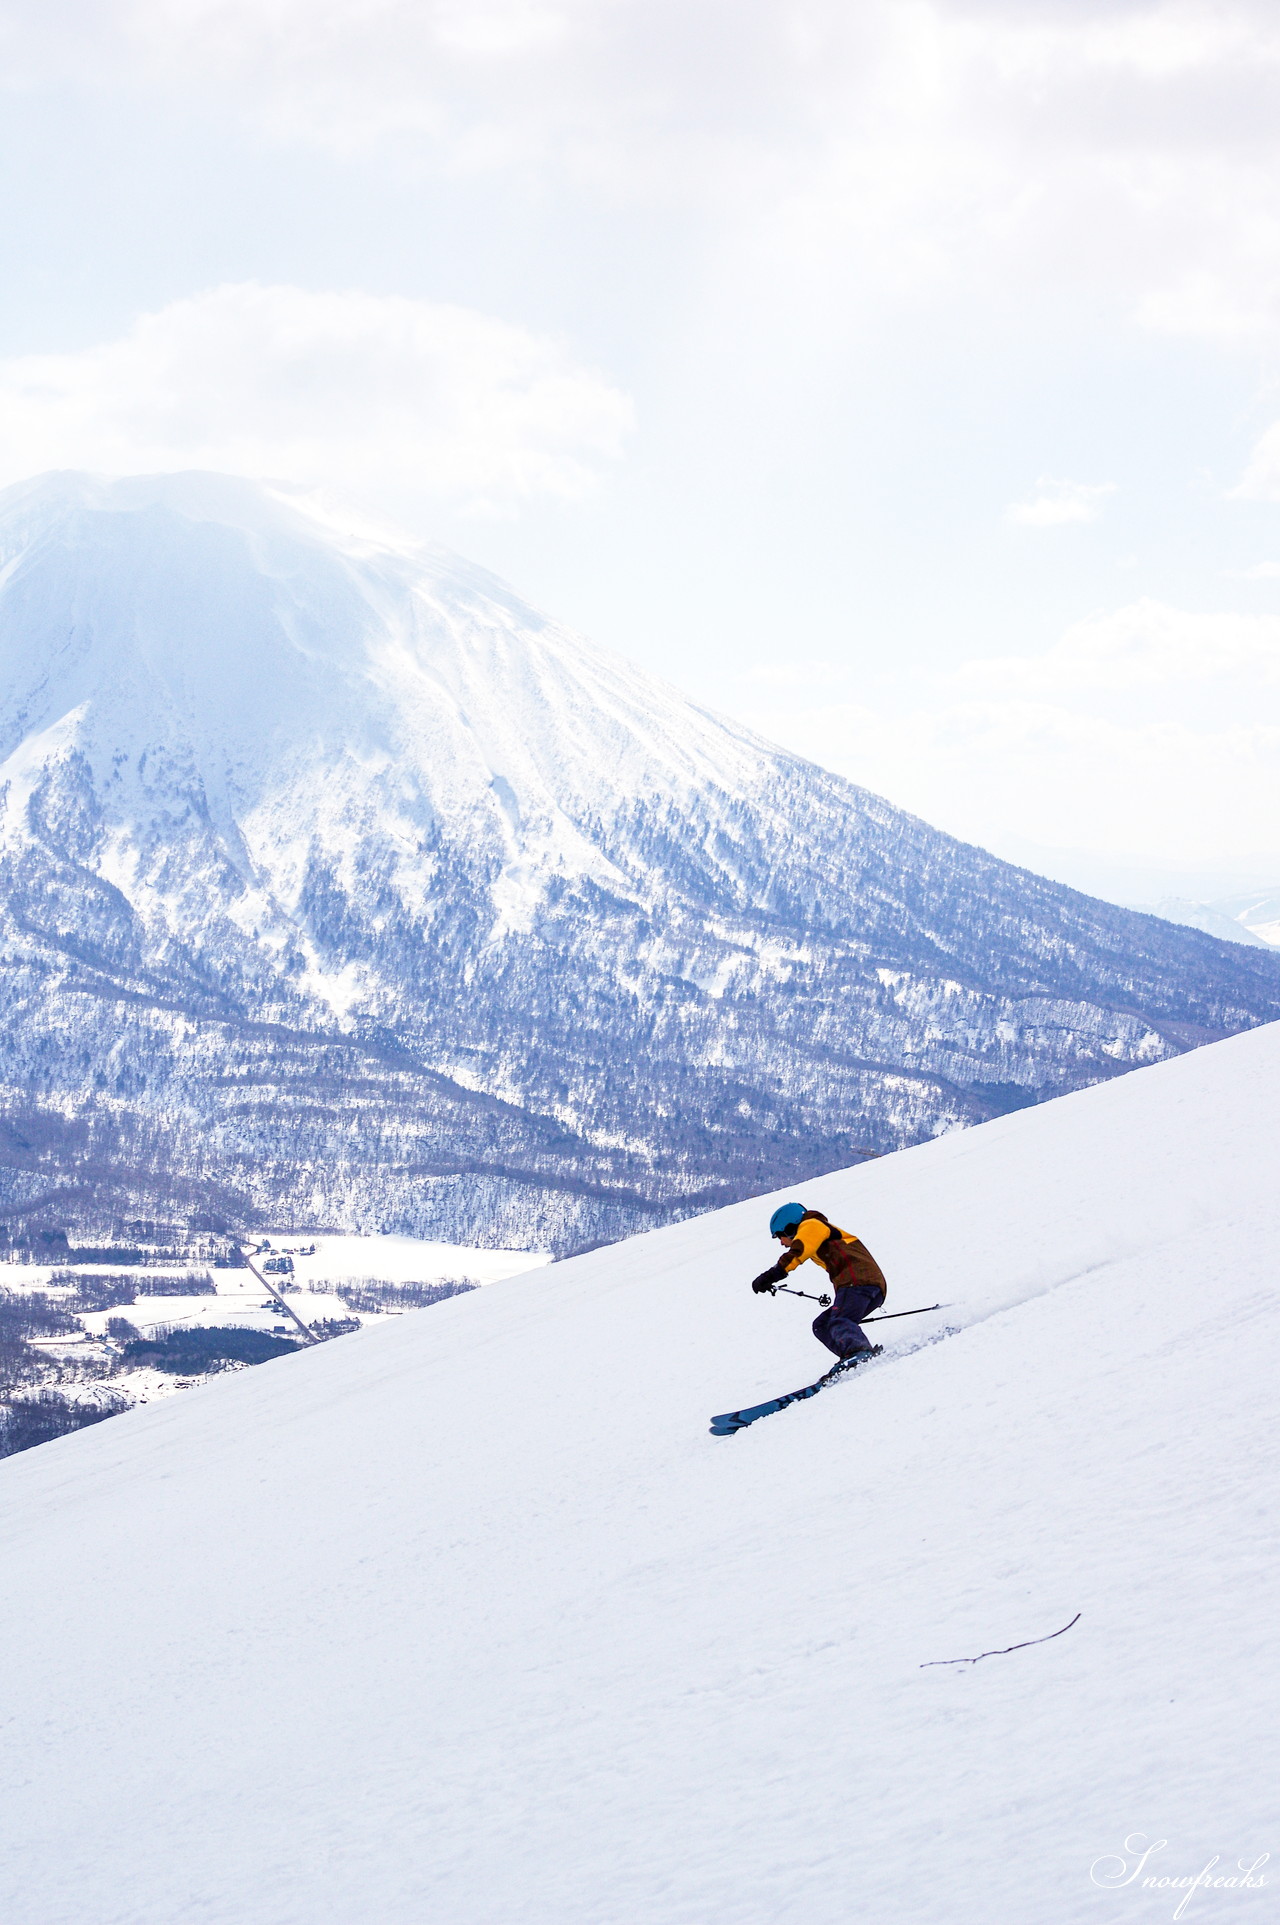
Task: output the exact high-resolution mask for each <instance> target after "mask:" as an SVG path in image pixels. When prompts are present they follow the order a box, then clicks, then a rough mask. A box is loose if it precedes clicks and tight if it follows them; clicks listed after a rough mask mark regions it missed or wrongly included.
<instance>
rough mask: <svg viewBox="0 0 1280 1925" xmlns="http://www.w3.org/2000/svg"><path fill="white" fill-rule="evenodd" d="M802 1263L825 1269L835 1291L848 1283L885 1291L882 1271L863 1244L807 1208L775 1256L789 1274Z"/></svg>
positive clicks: (784, 1274) (819, 1213)
mask: <svg viewBox="0 0 1280 1925" xmlns="http://www.w3.org/2000/svg"><path fill="white" fill-rule="evenodd" d="M802 1263H816V1264H817V1265H818V1266H819V1268H820V1269H823V1270H825V1271H826V1273H827V1275H828V1276H829V1277H830V1279H831V1283H832V1287H833V1289H836V1290H847V1289H848V1287H849V1285H850V1284H854V1283H868V1284H874V1285H876V1286H877V1287H878V1288H879V1289H881V1290H884V1291H886V1292H887V1290H888V1285H887V1284H886V1283H885V1280H884V1272H883V1270H881V1268H880V1265H879V1264H878V1263H877V1262H876V1260H875V1258H874V1257H873V1256H872V1254H871V1252H870V1250H868V1248H867V1246H866V1244H865V1243H861V1242H859V1240H858V1238H857V1237H855V1236H852V1235H851V1234H850V1233H849V1231H848V1230H840V1229H837V1227H836V1225H835V1224H834V1223H832V1221H831V1220H830V1218H829V1217H825V1216H823V1214H822V1212H821V1210H808V1211H806V1212H805V1214H804V1216H802V1217H801V1219H800V1221H799V1223H798V1224H797V1226H796V1233H795V1235H794V1236H793V1237H792V1239H791V1241H790V1242H789V1243H788V1244H787V1245H786V1247H785V1249H784V1250H783V1253H782V1256H781V1257H780V1258H779V1259H778V1266H777V1267H778V1269H779V1271H780V1272H781V1273H782V1275H783V1276H790V1274H791V1272H792V1271H793V1270H798V1269H799V1268H800V1265H801V1264H802Z"/></svg>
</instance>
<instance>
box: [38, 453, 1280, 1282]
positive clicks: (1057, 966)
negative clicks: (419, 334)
mask: <svg viewBox="0 0 1280 1925" xmlns="http://www.w3.org/2000/svg"><path fill="white" fill-rule="evenodd" d="M0 915H2V917H3V928H2V936H3V942H2V950H0V1014H2V1016H3V1023H2V1025H0V1039H2V1040H0V1078H2V1081H3V1106H4V1123H3V1139H2V1141H0V1208H2V1209H3V1211H4V1214H5V1218H6V1220H7V1221H8V1222H9V1223H10V1225H14V1224H16V1223H18V1222H21V1221H24V1220H26V1221H34V1220H36V1219H40V1220H42V1221H43V1220H45V1219H48V1220H51V1221H52V1220H56V1221H57V1222H59V1223H75V1222H89V1221H91V1220H92V1221H95V1222H101V1221H103V1220H104V1219H106V1218H112V1217H115V1218H128V1217H147V1218H156V1217H163V1216H170V1217H181V1218H184V1219H185V1220H187V1221H189V1222H198V1221H202V1220H205V1219H207V1220H209V1221H211V1222H223V1221H235V1222H241V1223H250V1224H251V1223H255V1222H262V1221H264V1220H266V1219H267V1218H270V1219H271V1220H272V1221H273V1222H276V1223H279V1222H281V1221H285V1220H289V1221H293V1222H296V1223H298V1224H299V1225H312V1226H325V1225H330V1226H333V1227H350V1228H354V1229H379V1228H381V1229H389V1230H391V1229H394V1230H405V1231H410V1232H413V1233H416V1234H419V1235H430V1236H436V1237H442V1238H446V1239H456V1240H460V1241H464V1242H468V1243H491V1244H513V1243H517V1244H523V1245H525V1246H532V1245H541V1246H545V1247H547V1248H551V1249H556V1250H566V1249H571V1248H575V1247H580V1246H582V1245H584V1244H587V1243H590V1242H593V1241H597V1240H599V1239H602V1238H610V1237H614V1236H617V1235H620V1234H623V1233H624V1232H626V1231H627V1230H631V1229H635V1228H639V1227H645V1226H647V1225H649V1224H653V1223H656V1222H661V1221H663V1220H665V1219H667V1218H670V1217H674V1216H679V1215H683V1214H687V1213H689V1212H690V1211H691V1210H696V1209H699V1208H704V1207H709V1206H710V1205H712V1204H718V1203H723V1202H725V1201H727V1200H730V1199H732V1198H734V1197H739V1196H743V1195H746V1194H749V1193H751V1192H754V1191H758V1190H762V1189H766V1188H769V1187H771V1186H774V1185H777V1184H780V1183H785V1182H790V1181H791V1180H793V1179H797V1180H798V1179H799V1178H801V1177H803V1176H805V1175H806V1174H810V1173H813V1172H816V1171H819V1170H824V1169H831V1168H836V1167H839V1166H841V1165H844V1164H848V1163H849V1162H850V1161H851V1160H853V1159H855V1158H856V1157H857V1156H858V1155H859V1154H861V1153H864V1152H866V1151H882V1150H886V1149H890V1148H895V1147H898V1146H899V1145H902V1144H904V1143H909V1142H913V1141H917V1140H919V1139H921V1138H925V1137H928V1136H931V1135H935V1134H938V1133H939V1132H942V1131H946V1130H948V1129H952V1128H954V1127H957V1126H960V1125H963V1124H966V1123H973V1122H979V1121H981V1120H983V1119H984V1118H986V1117H989V1116H992V1115H995V1114H998V1113H1000V1112H1002V1111H1005V1110H1008V1109H1011V1108H1015V1107H1018V1106H1020V1105H1023V1104H1026V1103H1031V1102H1035V1101H1038V1100H1040V1099H1041V1098H1043V1097H1045V1096H1049V1095H1053V1094H1056V1093H1058V1092H1060V1091H1064V1090H1069V1089H1073V1088H1077V1087H1079V1086H1081V1085H1083V1084H1086V1083H1089V1082H1092V1081H1096V1080H1098V1079H1100V1078H1103V1077H1108V1076H1113V1075H1115V1074H1117V1073H1119V1072H1121V1071H1123V1070H1126V1069H1129V1068H1132V1067H1134V1066H1136V1065H1138V1064H1143V1063H1150V1062H1152V1061H1155V1060H1157V1059H1159V1058H1162V1057H1167V1056H1172V1055H1175V1054H1177V1053H1178V1052H1180V1051H1182V1050H1185V1049H1187V1048H1190V1047H1193V1046H1194V1045H1196V1044H1199V1043H1202V1042H1206V1041H1209V1040H1212V1039H1214V1038H1218V1037H1222V1036H1226V1035H1228V1034H1230V1033H1232V1032H1234V1031H1237V1030H1241V1029H1245V1028H1248V1027H1250V1026H1252V1025H1254V1024H1257V1023H1260V1022H1265V1021H1268V1020H1271V1019H1273V1018H1275V1017H1277V1016H1280V957H1277V956H1276V955H1274V954H1271V953H1269V952H1266V951H1263V950H1261V949H1246V948H1244V947H1243V946H1241V945H1239V944H1234V943H1226V942H1220V941H1217V940H1215V939H1214V938H1212V937H1210V936H1207V935H1204V934H1202V933H1200V932H1199V931H1196V930H1193V929H1186V928H1177V927H1174V926H1173V925H1171V924H1168V923H1165V922H1162V921H1160V920H1159V919H1157V918H1154V917H1150V916H1145V915H1141V914H1137V913H1133V912H1130V911H1126V910H1123V909H1119V908H1114V907H1111V906H1110V905H1107V904H1104V903H1101V902H1096V901H1093V900H1092V899H1090V898H1087V897H1084V896H1081V895H1078V894H1076V893H1075V892H1074V891H1072V890H1069V889H1066V888H1063V887H1061V886H1059V885H1057V884H1054V883H1050V882H1048V881H1045V880H1043V879H1042V878H1039V877H1037V876H1034V875H1031V874H1029V873H1028V872H1026V871H1024V870H1020V869H1016V868H1013V867H1011V866H1010V865H1009V864H1006V863H1002V862H999V861H997V860H996V859H995V858H993V857H991V856H989V855H987V854H985V853H984V852H983V851H981V850H979V849H975V848H971V847H968V846H966V845H964V844H961V843H959V842H956V841H955V840H953V839H952V838H951V837H949V836H945V835H942V834H940V833H939V832H937V831H936V830H934V829H932V828H930V827H928V826H927V825H926V824H925V823H923V822H920V821H918V820H916V819H915V818H913V817H911V816H908V815H906V814H904V813H903V812H901V811H900V810H897V809H895V808H893V807H891V806H890V805H889V804H888V803H886V802H884V801H882V800H880V799H879V798H877V797H875V796H873V795H871V794H869V793H867V792H866V791H865V790H862V789H860V788H858V787H857V786H855V785H854V784H852V783H850V782H847V781H845V780H843V779H841V778H840V777H837V776H834V775H831V774H828V773H826V772H825V771H824V770H822V769H820V768H818V767H815V766H814V765H812V764H810V763H807V762H804V761H802V760H800V759H798V758H797V757H795V756H793V755H791V754H788V753H785V752H784V751H782V750H780V749H777V748H775V747H773V746H772V745H770V744H769V743H767V742H764V741H762V740H760V739H759V738H757V737H756V736H754V735H752V734H751V733H749V732H748V731H747V730H745V729H743V728H741V727H739V726H737V725H736V724H733V723H730V722H727V721H725V720H723V719H721V718H719V717H716V716H714V715H711V714H709V713H707V712H706V711H704V710H701V709H699V708H697V707H696V706H694V705H693V704H691V703H690V702H688V701H687V700H685V699H684V698H683V697H681V696H680V695H679V694H678V693H677V692H676V691H675V690H673V689H671V688H670V687H668V686H666V685H664V684H662V683H660V682H657V681H655V680H653V679H652V678H650V677H648V676H646V675H644V674H642V673H640V672H639V671H638V670H637V669H635V668H633V667H631V666H630V665H628V664H627V663H625V662H623V661H621V660H619V659H617V658H614V657H611V656H610V655H608V654H606V653H605V652H603V651H600V650H597V649H595V648H593V647H591V646H589V645H588V644H587V643H585V642H583V641H582V640H580V639H579V638H577V637H576V636H574V635H571V634H569V633H567V632H566V631H565V630H563V629H561V628H559V627H557V626H556V625H555V624H554V623H553V622H550V621H548V620H547V619H546V618H544V617H543V616H541V615H540V614H538V613H537V612H536V611H534V610H533V609H531V608H529V607H528V606H526V605H525V604H524V603H522V602H521V601H520V600H519V599H518V598H517V597H516V596H515V595H513V594H512V592H511V591H510V590H509V589H507V588H506V587H504V586H503V585H502V584H501V583H500V582H498V581H496V580H495V579H493V578H492V577H491V576H488V575H486V574H485V573H483V572H482V571H480V570H478V569H475V568H472V567H469V566H468V565H466V564H464V563H462V562H460V561H458V560H457V559H456V558H454V557H452V556H449V555H446V554H443V553H439V552H435V551H429V550H420V549H417V548H413V549H410V548H409V547H407V546H397V545H396V544H395V543H394V542H392V541H390V540H386V539H383V538H381V537H375V536H373V535H370V534H368V533H362V532H354V533H353V532H351V530H350V529H349V528H347V527H345V526H343V525H341V524H339V523H337V522H335V521H333V520H331V519H328V518H326V515H325V514H324V513H323V511H321V510H319V509H317V508H316V507H315V506H314V505H312V504H309V503H308V502H306V501H305V500H303V499H301V498H294V497H292V496H290V495H289V494H287V493H286V492H284V491H282V490H278V489H276V490H273V489H270V488H266V487H263V486H260V485H258V484H256V483H249V482H242V481H238V480H235V479H233V478H230V477H225V476H216V475H178V476H172V475H171V476H160V477H144V478H133V479H129V480H124V481H115V482H108V481H101V480H96V479H93V478H91V477H86V476H81V475H54V476H48V477H44V478H42V479H40V480H38V481H35V482H29V483H23V484H21V485H20V486H18V487H16V488H11V489H9V490H7V491H6V492H5V493H4V494H3V495H0Z"/></svg>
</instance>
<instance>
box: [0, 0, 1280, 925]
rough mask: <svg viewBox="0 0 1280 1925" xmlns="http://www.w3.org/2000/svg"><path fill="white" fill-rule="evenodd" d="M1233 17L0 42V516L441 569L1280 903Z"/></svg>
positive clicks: (1043, 865)
mask: <svg viewBox="0 0 1280 1925" xmlns="http://www.w3.org/2000/svg"><path fill="white" fill-rule="evenodd" d="M1278 69H1280V29H1278V28H1277V26H1276V23H1275V19H1274V14H1273V13H1272V11H1271V10H1270V9H1268V8H1266V7H1264V6H1263V5H1262V4H1261V0H1232V3H1231V4H1227V5H1220V4H1212V5H1211V4H1208V0H1182V3H1180V4H1177V3H1175V4H1168V3H1166V4H1149V3H1145V0H1134V3H1132V4H1131V3H1130V0H1095V3H1092V4H1088V5H1080V4H1078V0H1076V3H1075V4H1072V5H1070V6H1067V5H1064V4H1061V0H1025V3H1024V4H1019V5H1018V6H1016V7H1015V6H1010V5H1007V4H1001V0H986V3H985V4H969V3H967V0H933V3H932V4H918V5H917V4H910V5H903V4H901V3H900V0H894V3H893V4H890V0H883V3H873V4H868V5H866V6H863V7H861V8H859V9H858V10H857V11H856V14H851V13H850V11H849V10H848V9H847V8H841V7H837V6H836V5H835V4H834V0H792V3H791V4H786V5H782V4H779V3H778V0H756V4H746V5H737V6H735V7H733V8H729V7H726V6H723V5H721V4H716V3H715V0H697V3H696V4H693V5H685V6H682V7H678V8H677V7H674V6H670V5H666V4H659V5H656V6H655V5H653V4H650V5H648V6H646V7H645V8H644V9H643V10H642V9H641V8H640V7H639V5H638V4H636V0H617V3H616V4H613V5H609V6H607V7H606V6H602V5H600V4H599V0H596V3H595V4H592V0H468V3H467V4H465V5H461V4H458V0H432V3H431V4H426V5H416V6H413V7H409V6H406V5H404V4H402V0H332V4H330V5H328V6H326V8H325V9H324V12H323V14H319V15H318V14H317V12H316V10H315V9H314V8H312V7H308V6H304V5H303V4H302V0H271V3H270V4H263V3H262V0H255V4H254V5H253V6H250V5H249V4H248V3H247V0H178V3H175V0H133V3H132V4H127V5H126V4H125V3H124V0H105V4H101V3H100V4H94V5H76V4H72V5H67V6H63V7H61V8H59V9H56V10H50V9H47V8H44V9H37V8H35V7H34V6H33V5H31V4H29V0H19V3H18V4H9V5H7V6H3V7H0V85H3V89H4V96H5V105H6V114H5V116H4V122H3V129H2V131H0V168H2V169H3V175H2V178H3V180H4V185H5V188H6V192H5V193H4V196H3V211H2V212H0V222H2V223H3V226H2V228H0V232H2V233H3V236H4V239H3V248H4V257H5V261H6V270H7V271H6V275H5V293H4V296H3V300H2V301H0V431H2V432H0V446H3V449H4V456H3V462H2V463H0V482H5V481H10V480H13V479H16V478H19V477H21V476H25V475H29V474H32V473H36V472H39V471H41V470H45V469H49V468H54V467H86V468H92V469H98V470H103V471H107V472H122V473H134V472H146V471H151V470H164V469H175V468H186V467H211V468H217V469H224V470H227V471H229V472H236V473H240V472H242V473H246V474H250V475H273V476H281V477H285V478H288V479H290V480H292V481H294V482H296V483H299V484H303V485H323V486H324V487H326V488H328V489H331V490H335V491H337V492H339V493H341V494H342V495H343V496H345V497H346V498H348V499H350V500H351V501H352V502H354V503H355V504H357V505H358V506H360V507H361V508H363V509H364V510H365V511H366V512H368V513H370V514H373V515H376V516H379V517H389V518H391V519H392V520H394V521H395V522H396V523H398V524H399V525H400V526H402V527H404V528H406V529H407V530H409V531H410V532H413V533H415V534H417V535H420V536H423V537H427V538H432V539H436V540H439V541H441V542H444V543H445V544H447V545H448V546H450V547H452V548H454V549H456V550H457V551H459V552H460V553H462V554H463V555H466V556H468V557H471V558H473V559H474V560H476V561H477V562H479V563H481V564H483V565H484V566H486V567H489V568H491V569H493V570H495V571H496V572H498V573H499V574H500V575H502V576H503V577H504V578H506V579H507V580H509V581H511V582H512V583H513V584H514V585H515V586H516V587H517V588H518V589H519V590H520V591H521V593H522V594H525V595H528V596H530V597H531V598H533V599H534V600H536V601H537V602H538V603H540V604H541V605H542V606H543V607H544V608H546V609H547V610H548V611H549V612H550V613H551V614H552V615H553V616H554V617H556V618H557V619H559V620H562V621H564V622H566V623H569V624H571V625H572V626H574V627H575V628H577V629H579V630H581V631H583V632H584V633H586V634H588V635H590V636H591V637H592V638H593V639H594V640H596V641H598V642H600V643H602V644H604V645H606V646H609V647H613V648H616V649H619V650H621V651H622V652H624V653H625V654H627V655H629V656H631V657H632V658H633V659H634V660H635V661H637V662H638V663H639V664H640V665H641V666H642V667H644V668H645V669H647V670H650V671H653V672H657V673H659V674H663V675H666V676H667V677H669V678H670V679H671V680H673V681H674V682H676V683H677V684H678V685H679V686H681V687H682V688H684V689H685V690H687V691H688V692H689V693H690V694H692V695H693V696H694V697H695V698H696V699H698V700H700V701H702V702H705V703H707V704H709V705H711V706H714V707H715V708H717V709H720V710H722V711H725V712H727V713H729V714H730V715H734V716H737V717H740V718H741V719H743V720H745V721H747V722H749V723H750V724H751V725H752V726H753V727H755V728H757V729H759V730H761V731H762V732H764V733H766V734H768V735H769V736H771V737H773V738H774V739H776V740H778V741H780V742H782V743H784V744H785V745H786V746H788V747H791V748H794V749H796V750H799V751H800V752H801V753H803V754H805V755H807V756H809V757H810V758H811V759H813V760H815V761H817V762H819V763H822V764H824V765H826V766H828V767H831V768H833V769H836V770H837V771H839V772H841V773H844V774H847V775H850V776H852V777H853V778H854V779H855V780H857V781H859V782H861V783H864V784H866V785H867V786H868V787H870V788H871V789H873V790H875V791H877V792H878V793H880V794H882V795H884V796H886V797H888V798H889V799H890V800H891V801H893V802H895V803H897V804H899V805H900V806H903V807H906V808H908V809H911V810H913V811H915V812H916V813H919V814H921V815H923V816H924V817H925V818H926V819H927V820H929V821H930V822H932V823H935V824H937V825H938V826H939V827H941V828H943V829H946V830H949V831H950V832H952V833H954V834H957V835H960V836H962V837H965V838H966V839H969V840H973V841H976V842H979V843H981V844H982V845H984V846H986V847H988V848H990V849H992V850H993V851H995V852H996V853H997V854H1000V855H1004V856H1007V857H1009V858H1011V859H1013V860H1015V861H1020V862H1024V863H1026V864H1028V865H1029V866H1032V867H1035V868H1037V869H1040V870H1041V871H1043V872H1044V873H1048V874H1052V875H1056V876H1058V877H1060V878H1061V879H1062V880H1065V881H1068V882H1071V883H1073V884H1075V885H1076V886H1078V887H1083V888H1086V889H1090V890H1093V891H1095V892H1096V893H1099V894H1103V895H1111V896H1113V897H1115V898H1117V899H1121V900H1125V899H1129V900H1132V899H1149V898H1153V897H1156V896H1159V895H1164V894H1177V893H1183V894H1194V895H1197V896H1205V897H1209V896H1214V895H1221V894H1226V893H1228V892H1231V891H1233V890H1243V889H1246V888H1253V887H1259V888H1261V887H1263V886H1266V885H1273V884H1276V883H1277V882H1280V529H1278V528H1277V524H1276V505H1275V504H1276V500H1277V498H1278V497H1280V424H1278V423H1277V420H1276V416H1277V411H1278V410H1277V402H1276V375H1277V353H1276V348H1277V340H1278V323H1280V275H1278V274H1277V272H1276V269H1275V265H1274V262H1275V257H1276V248H1275V241H1276V235H1277V229H1278V228H1280V185H1278V183H1280V168H1277V165H1276V162H1277V159H1278V158H1280V155H1278V154H1277V151H1276V150H1277V146H1278V145H1280V132H1278V131H1277V129H1278V127H1280V121H1278V120H1277V116H1276V114H1275V112H1274V92H1275V85H1276V78H1277V70H1278Z"/></svg>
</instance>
